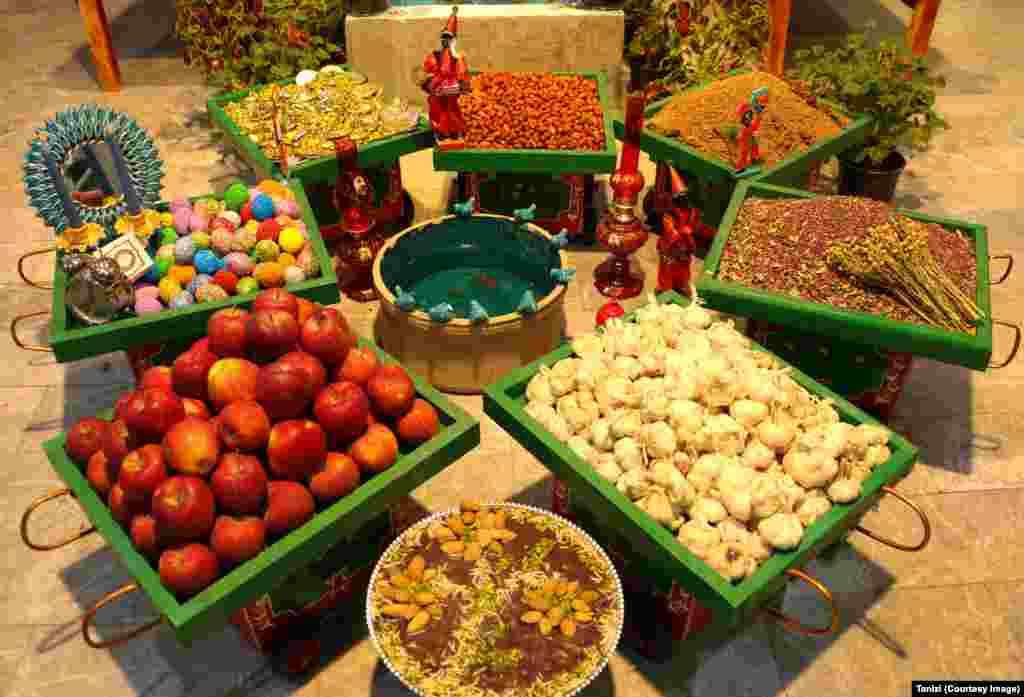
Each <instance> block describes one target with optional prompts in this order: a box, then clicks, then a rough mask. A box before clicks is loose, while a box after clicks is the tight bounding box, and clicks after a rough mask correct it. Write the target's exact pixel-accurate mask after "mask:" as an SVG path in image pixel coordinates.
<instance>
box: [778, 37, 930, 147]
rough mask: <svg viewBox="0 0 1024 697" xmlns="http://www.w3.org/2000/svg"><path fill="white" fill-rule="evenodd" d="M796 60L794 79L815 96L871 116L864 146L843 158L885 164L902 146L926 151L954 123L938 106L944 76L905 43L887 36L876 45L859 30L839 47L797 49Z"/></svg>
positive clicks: (854, 112) (852, 111) (792, 74)
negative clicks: (934, 139) (936, 107)
mask: <svg viewBox="0 0 1024 697" xmlns="http://www.w3.org/2000/svg"><path fill="white" fill-rule="evenodd" d="M794 59H795V61H796V63H797V65H798V66H799V67H798V68H797V69H795V70H793V71H791V73H790V77H791V78H792V79H794V80H798V81H800V82H803V83H804V84H805V85H806V87H807V89H808V90H809V91H810V93H811V94H812V95H814V96H815V97H818V98H822V99H827V100H830V101H832V102H835V103H837V104H839V105H840V106H842V107H843V109H844V110H846V111H847V112H849V113H853V114H867V115H869V116H871V117H872V119H873V121H872V123H871V126H870V129H869V131H868V136H867V140H866V142H865V144H864V147H863V148H862V149H859V150H856V151H853V152H850V153H847V154H844V156H843V157H844V158H847V159H850V160H853V161H854V162H863V161H864V160H865V159H867V161H868V162H869V163H874V164H881V163H882V162H884V161H885V160H886V158H888V157H889V156H890V155H892V154H893V153H897V152H899V151H900V150H903V151H907V152H910V151H921V150H924V149H926V148H927V147H928V145H929V143H930V142H931V140H932V138H933V137H934V136H935V134H936V133H937V132H938V131H939V130H941V129H945V128H948V127H949V126H948V124H947V123H946V121H945V119H943V118H942V116H940V115H939V113H938V112H937V111H936V110H935V96H936V88H939V87H944V86H945V84H946V82H945V79H944V78H942V77H941V76H937V75H934V74H932V72H931V70H930V69H929V67H928V63H927V62H926V61H925V59H924V58H920V57H916V56H914V55H913V54H911V53H910V51H909V49H907V48H905V47H904V46H903V45H902V44H901V43H897V42H896V41H889V40H886V41H882V42H880V43H879V44H878V45H877V46H873V45H870V44H869V43H868V41H867V37H865V36H864V35H863V34H854V35H851V36H849V37H847V39H846V42H845V43H844V45H842V46H840V47H839V48H836V49H833V50H827V49H826V48H825V47H824V46H815V47H814V48H811V49H807V50H802V51H797V52H795V53H794Z"/></svg>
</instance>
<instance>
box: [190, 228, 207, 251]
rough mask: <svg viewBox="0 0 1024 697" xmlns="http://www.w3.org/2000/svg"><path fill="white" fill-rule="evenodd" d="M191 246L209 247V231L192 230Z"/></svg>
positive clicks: (198, 247)
mask: <svg viewBox="0 0 1024 697" xmlns="http://www.w3.org/2000/svg"><path fill="white" fill-rule="evenodd" d="M192 246H194V247H195V248H196V249H209V247H210V233H208V232H202V231H200V232H193V233H192Z"/></svg>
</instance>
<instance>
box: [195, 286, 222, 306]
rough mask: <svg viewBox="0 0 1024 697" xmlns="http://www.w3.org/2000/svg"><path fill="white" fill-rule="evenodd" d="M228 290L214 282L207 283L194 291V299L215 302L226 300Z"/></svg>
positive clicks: (202, 301)
mask: <svg viewBox="0 0 1024 697" xmlns="http://www.w3.org/2000/svg"><path fill="white" fill-rule="evenodd" d="M227 297H228V292H227V291H226V290H224V289H223V288H221V287H220V286H218V285H217V284H216V283H207V284H206V285H205V286H203V287H202V288H200V289H199V290H197V291H196V300H197V301H199V302H201V303H209V302H215V301H217V300H226V299H227Z"/></svg>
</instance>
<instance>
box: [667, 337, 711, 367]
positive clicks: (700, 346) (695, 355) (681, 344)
mask: <svg viewBox="0 0 1024 697" xmlns="http://www.w3.org/2000/svg"><path fill="white" fill-rule="evenodd" d="M670 345H671V344H670ZM673 348H675V349H677V350H678V351H679V352H681V353H682V354H683V355H685V356H686V357H688V358H689V359H690V360H692V361H694V362H701V361H704V360H706V359H708V358H710V357H711V356H712V355H713V354H714V347H713V346H712V345H711V339H709V338H708V337H707V335H706V334H705V333H704V332H695V331H688V332H683V333H681V334H678V335H677V336H676V340H675V345H674V346H673Z"/></svg>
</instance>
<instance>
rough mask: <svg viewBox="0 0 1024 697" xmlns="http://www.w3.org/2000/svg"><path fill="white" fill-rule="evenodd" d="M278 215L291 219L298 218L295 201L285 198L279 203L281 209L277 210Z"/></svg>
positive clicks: (297, 207) (297, 205)
mask: <svg viewBox="0 0 1024 697" xmlns="http://www.w3.org/2000/svg"><path fill="white" fill-rule="evenodd" d="M278 213H284V214H285V215H287V216H289V217H291V218H298V217H299V204H298V202H297V201H295V199H291V198H286V199H284V200H283V201H281V207H280V208H278Z"/></svg>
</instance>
